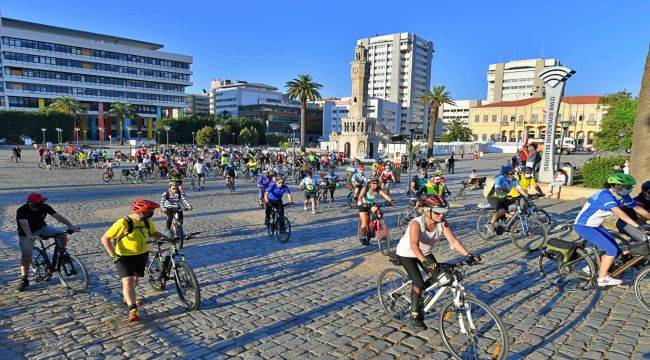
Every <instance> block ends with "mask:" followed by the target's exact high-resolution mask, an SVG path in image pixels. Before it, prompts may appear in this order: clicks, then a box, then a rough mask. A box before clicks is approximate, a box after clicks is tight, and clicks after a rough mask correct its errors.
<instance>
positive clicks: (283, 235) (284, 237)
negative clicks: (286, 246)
mask: <svg viewBox="0 0 650 360" xmlns="http://www.w3.org/2000/svg"><path fill="white" fill-rule="evenodd" d="M276 226H277V227H278V229H277V232H276V233H275V236H276V238H277V239H278V241H279V242H281V243H286V242H287V241H289V238H290V237H291V222H290V221H289V219H287V218H286V216H285V217H283V218H282V219H281V220H278V221H277V222H276ZM283 228H284V231H281V229H283Z"/></svg>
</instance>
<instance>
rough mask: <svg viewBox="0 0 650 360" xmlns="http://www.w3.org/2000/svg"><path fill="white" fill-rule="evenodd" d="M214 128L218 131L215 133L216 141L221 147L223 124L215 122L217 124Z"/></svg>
mask: <svg viewBox="0 0 650 360" xmlns="http://www.w3.org/2000/svg"><path fill="white" fill-rule="evenodd" d="M214 128H215V129H217V131H218V133H217V136H218V137H219V142H218V144H219V145H218V146H219V147H221V130H223V125H221V124H217V125H215V126H214Z"/></svg>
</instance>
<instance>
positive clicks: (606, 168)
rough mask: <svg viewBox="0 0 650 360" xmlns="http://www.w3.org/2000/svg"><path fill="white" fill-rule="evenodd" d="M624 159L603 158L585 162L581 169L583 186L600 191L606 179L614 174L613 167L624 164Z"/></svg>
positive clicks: (618, 157)
mask: <svg viewBox="0 0 650 360" xmlns="http://www.w3.org/2000/svg"><path fill="white" fill-rule="evenodd" d="M625 159H626V158H625V157H622V156H603V157H596V158H593V159H590V160H589V161H587V162H586V163H585V164H584V166H583V167H582V171H581V173H582V178H583V184H584V186H586V187H589V188H594V189H600V188H602V187H603V185H604V184H605V181H607V177H608V176H609V175H611V174H612V173H613V172H614V166H616V165H620V166H621V167H623V165H624V164H625Z"/></svg>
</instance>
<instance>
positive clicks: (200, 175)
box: [196, 173, 205, 179]
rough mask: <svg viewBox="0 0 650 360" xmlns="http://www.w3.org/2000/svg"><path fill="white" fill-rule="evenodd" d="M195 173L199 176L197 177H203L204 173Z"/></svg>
mask: <svg viewBox="0 0 650 360" xmlns="http://www.w3.org/2000/svg"><path fill="white" fill-rule="evenodd" d="M196 175H197V176H198V177H199V179H202V178H204V177H205V173H198V174H196Z"/></svg>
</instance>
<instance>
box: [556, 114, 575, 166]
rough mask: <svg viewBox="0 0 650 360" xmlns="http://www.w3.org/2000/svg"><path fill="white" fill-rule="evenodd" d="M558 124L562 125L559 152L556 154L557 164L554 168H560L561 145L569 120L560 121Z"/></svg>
mask: <svg viewBox="0 0 650 360" xmlns="http://www.w3.org/2000/svg"><path fill="white" fill-rule="evenodd" d="M560 126H562V136H561V137H560V153H559V154H558V155H557V164H556V166H555V169H556V170H559V169H560V159H561V158H562V145H564V136H565V135H566V131H567V130H568V129H569V126H571V120H562V121H560Z"/></svg>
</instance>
